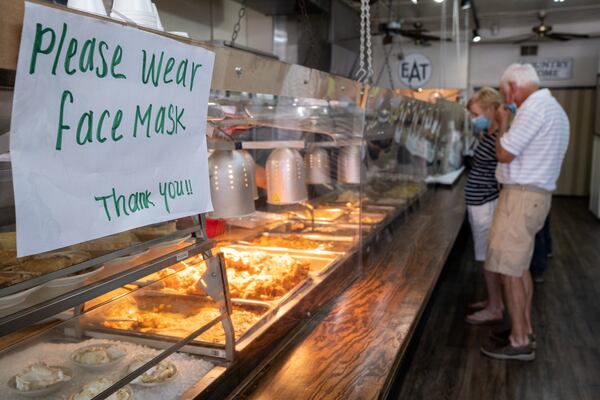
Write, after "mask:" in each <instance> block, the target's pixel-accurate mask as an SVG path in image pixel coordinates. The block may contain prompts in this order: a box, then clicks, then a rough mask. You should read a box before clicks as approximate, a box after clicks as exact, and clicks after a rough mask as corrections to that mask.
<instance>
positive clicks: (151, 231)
mask: <svg viewBox="0 0 600 400" xmlns="http://www.w3.org/2000/svg"><path fill="white" fill-rule="evenodd" d="M176 231H177V226H176V223H175V221H169V222H165V223H163V224H156V225H148V226H143V227H141V228H137V229H134V230H133V233H134V234H135V236H137V237H138V238H139V239H140V240H141V241H142V242H145V241H147V240H152V239H156V238H158V237H163V236H166V235H168V234H170V233H173V232H176Z"/></svg>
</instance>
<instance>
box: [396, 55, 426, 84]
mask: <svg viewBox="0 0 600 400" xmlns="http://www.w3.org/2000/svg"><path fill="white" fill-rule="evenodd" d="M432 73H433V64H431V60H430V59H429V58H427V57H425V56H424V55H423V54H419V53H413V54H409V55H407V56H406V57H404V58H403V59H402V61H400V63H399V64H398V76H399V77H400V82H402V83H403V84H404V85H405V86H408V87H409V88H411V89H415V88H420V87H422V86H423V85H425V84H426V83H427V82H429V79H431V74H432Z"/></svg>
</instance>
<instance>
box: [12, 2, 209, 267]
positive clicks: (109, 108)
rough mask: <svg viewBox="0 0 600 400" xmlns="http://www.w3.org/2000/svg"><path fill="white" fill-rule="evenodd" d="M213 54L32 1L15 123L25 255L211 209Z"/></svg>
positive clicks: (17, 188) (23, 42) (16, 171)
mask: <svg viewBox="0 0 600 400" xmlns="http://www.w3.org/2000/svg"><path fill="white" fill-rule="evenodd" d="M213 62H214V54H213V53H212V52H210V51H208V50H205V49H202V48H199V47H196V46H190V45H185V44H182V43H180V42H177V41H175V40H172V39H169V38H166V37H162V36H159V35H154V34H151V33H148V32H143V31H140V30H138V29H135V28H132V27H126V26H121V25H118V24H115V23H111V22H107V21H100V20H97V19H94V18H89V17H83V16H80V15H76V14H73V13H70V12H66V11H62V10H57V9H53V8H49V7H46V6H43V5H38V4H32V3H27V2H26V3H25V19H24V22H23V33H22V38H21V48H20V52H19V62H18V67H17V68H18V69H17V78H16V83H15V94H14V102H13V113H12V121H11V124H12V126H11V147H10V149H11V157H12V170H13V180H14V189H15V206H16V217H17V249H18V255H19V256H26V255H30V254H35V253H40V252H43V251H48V250H52V249H56V248H60V247H64V246H68V245H71V244H75V243H79V242H83V241H87V240H91V239H95V238H99V237H103V236H107V235H110V234H113V233H117V232H121V231H125V230H128V229H132V228H135V227H139V226H144V225H148V224H151V223H157V222H163V221H167V220H172V219H175V218H180V217H184V216H189V215H193V214H198V213H203V212H207V211H211V210H212V204H211V201H210V189H209V187H210V185H209V181H208V161H207V149H206V137H205V129H206V113H207V105H208V96H209V90H210V82H211V77H212V69H213Z"/></svg>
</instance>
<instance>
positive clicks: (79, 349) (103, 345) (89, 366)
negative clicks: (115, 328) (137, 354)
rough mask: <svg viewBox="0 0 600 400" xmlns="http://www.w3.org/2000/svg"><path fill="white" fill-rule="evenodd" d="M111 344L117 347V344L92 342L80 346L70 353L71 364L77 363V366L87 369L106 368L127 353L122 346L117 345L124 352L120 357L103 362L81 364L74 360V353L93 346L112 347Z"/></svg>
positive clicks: (113, 364)
mask: <svg viewBox="0 0 600 400" xmlns="http://www.w3.org/2000/svg"><path fill="white" fill-rule="evenodd" d="M112 346H115V347H119V346H116V345H112V344H92V345H89V346H84V347H80V348H78V349H77V350H75V351H74V352H72V353H71V361H72V362H73V364H75V365H77V366H78V367H80V368H83V369H87V370H90V371H101V370H104V369H108V368H110V367H113V366H115V365H117V364H118V363H119V362H121V360H122V359H123V357H125V356H126V355H127V353H126V352H125V350H123V348H121V347H119V349H120V350H121V351H122V352H123V353H124V354H123V355H122V356H121V357H119V358H115V359H114V360H112V361H110V362H107V363H104V364H82V363H80V362H78V361H76V360H75V355H76V354H78V353H81V352H83V351H85V350H87V349H91V348H94V347H112Z"/></svg>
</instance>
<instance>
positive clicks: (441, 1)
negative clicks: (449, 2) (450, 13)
mask: <svg viewBox="0 0 600 400" xmlns="http://www.w3.org/2000/svg"><path fill="white" fill-rule="evenodd" d="M433 1H435V2H436V3H438V4H439V3H443V2H444V0H433Z"/></svg>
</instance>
